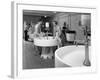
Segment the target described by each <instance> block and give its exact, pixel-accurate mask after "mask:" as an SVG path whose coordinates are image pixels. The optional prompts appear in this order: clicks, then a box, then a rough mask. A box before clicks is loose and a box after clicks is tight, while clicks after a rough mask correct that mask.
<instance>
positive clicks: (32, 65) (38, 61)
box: [23, 41, 55, 69]
mask: <svg viewBox="0 0 100 80" xmlns="http://www.w3.org/2000/svg"><path fill="white" fill-rule="evenodd" d="M54 64H55V63H54V59H42V58H40V55H39V54H37V53H36V51H35V49H34V46H33V43H32V42H25V41H24V42H23V69H36V68H53V67H54Z"/></svg>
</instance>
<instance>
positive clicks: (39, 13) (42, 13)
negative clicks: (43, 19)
mask: <svg viewBox="0 0 100 80" xmlns="http://www.w3.org/2000/svg"><path fill="white" fill-rule="evenodd" d="M56 13H58V12H53V11H35V10H34V11H33V10H24V11H23V14H24V15H35V16H53V15H55V14H56Z"/></svg>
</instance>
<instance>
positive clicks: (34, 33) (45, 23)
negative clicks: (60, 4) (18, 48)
mask: <svg viewBox="0 0 100 80" xmlns="http://www.w3.org/2000/svg"><path fill="white" fill-rule="evenodd" d="M22 15H23V22H22V24H23V26H22V27H23V31H22V32H23V36H22V44H23V45H22V47H23V48H22V49H23V50H22V56H23V58H22V59H23V60H22V61H23V63H22V64H23V69H25V70H26V69H44V68H47V69H48V68H63V67H66V68H71V67H84V66H85V67H90V66H91V65H92V64H91V48H90V47H91V13H82V12H81V13H79V12H62V11H43V10H23V14H22Z"/></svg>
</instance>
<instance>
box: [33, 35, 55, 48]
mask: <svg viewBox="0 0 100 80" xmlns="http://www.w3.org/2000/svg"><path fill="white" fill-rule="evenodd" d="M34 45H36V46H41V47H50V46H57V40H56V38H53V37H51V36H48V37H39V38H34Z"/></svg>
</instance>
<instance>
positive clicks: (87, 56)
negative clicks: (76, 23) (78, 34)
mask: <svg viewBox="0 0 100 80" xmlns="http://www.w3.org/2000/svg"><path fill="white" fill-rule="evenodd" d="M87 28H88V27H87V26H86V27H85V30H84V32H85V60H84V62H83V65H85V66H91V63H90V60H89V39H88V31H87Z"/></svg>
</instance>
